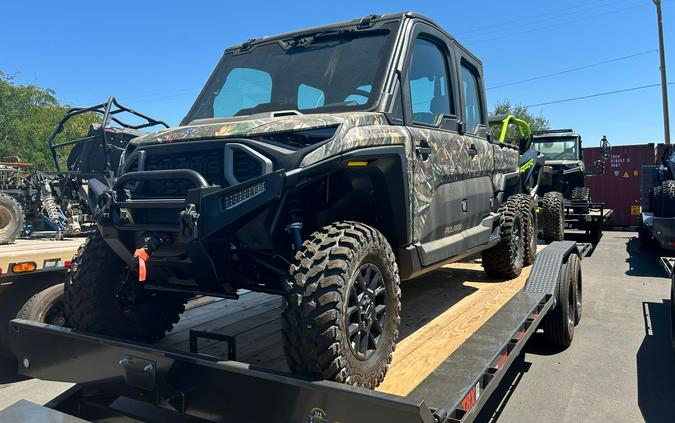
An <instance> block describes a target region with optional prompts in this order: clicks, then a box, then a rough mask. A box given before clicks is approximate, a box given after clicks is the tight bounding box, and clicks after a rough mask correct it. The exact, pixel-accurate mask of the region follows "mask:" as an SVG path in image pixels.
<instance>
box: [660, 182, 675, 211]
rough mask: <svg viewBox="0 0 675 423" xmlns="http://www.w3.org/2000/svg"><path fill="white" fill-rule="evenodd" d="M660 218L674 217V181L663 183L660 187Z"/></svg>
mask: <svg viewBox="0 0 675 423" xmlns="http://www.w3.org/2000/svg"><path fill="white" fill-rule="evenodd" d="M660 200H661V201H660V206H661V213H660V215H661V217H675V181H664V182H663V184H662V185H661V199H660Z"/></svg>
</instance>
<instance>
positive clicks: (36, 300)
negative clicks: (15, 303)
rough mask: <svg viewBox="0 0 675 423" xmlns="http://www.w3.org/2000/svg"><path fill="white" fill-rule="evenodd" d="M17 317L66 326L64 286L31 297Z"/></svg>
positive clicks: (52, 287)
mask: <svg viewBox="0 0 675 423" xmlns="http://www.w3.org/2000/svg"><path fill="white" fill-rule="evenodd" d="M16 317H17V319H25V320H32V321H34V322H40V323H47V324H50V325H54V326H66V314H65V308H64V303H63V284H62V283H60V284H58V285H54V286H51V287H49V288H47V289H45V290H44V291H40V292H38V293H37V294H35V295H33V296H32V297H30V298H29V299H28V301H26V304H24V305H23V307H22V308H21V310H20V311H19V313H18V314H17V315H16Z"/></svg>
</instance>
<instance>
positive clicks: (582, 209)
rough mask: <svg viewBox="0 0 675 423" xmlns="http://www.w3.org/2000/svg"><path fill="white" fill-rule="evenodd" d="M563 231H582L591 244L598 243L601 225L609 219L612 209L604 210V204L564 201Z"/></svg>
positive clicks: (572, 200) (573, 200)
mask: <svg viewBox="0 0 675 423" xmlns="http://www.w3.org/2000/svg"><path fill="white" fill-rule="evenodd" d="M563 207H564V208H565V229H576V230H580V231H584V232H585V233H586V234H587V235H588V238H589V241H590V242H591V243H592V244H597V243H598V242H600V238H601V237H602V224H603V223H604V222H606V221H607V219H609V218H610V216H611V215H612V213H613V212H614V210H613V209H607V208H605V204H604V203H599V202H595V201H586V200H575V199H571V200H564V201H563Z"/></svg>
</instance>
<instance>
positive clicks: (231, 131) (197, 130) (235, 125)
mask: <svg viewBox="0 0 675 423" xmlns="http://www.w3.org/2000/svg"><path fill="white" fill-rule="evenodd" d="M348 116H349V115H348V114H347V115H346V117H345V116H343V115H340V114H313V115H293V116H284V117H269V118H259V119H249V120H237V121H234V122H218V123H204V124H197V125H187V126H179V127H177V128H171V129H166V130H163V131H158V132H154V133H151V134H147V135H143V136H140V137H138V138H135V139H134V140H133V141H132V142H131V144H134V145H135V146H141V145H149V144H161V143H170V142H180V141H190V140H199V139H209V138H226V137H245V136H250V135H259V134H265V133H273V132H283V131H291V130H299V129H318V128H325V127H328V126H335V125H339V124H341V123H342V122H343V121H345V120H346V119H347V117H348Z"/></svg>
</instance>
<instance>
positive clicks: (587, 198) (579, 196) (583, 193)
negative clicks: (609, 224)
mask: <svg viewBox="0 0 675 423" xmlns="http://www.w3.org/2000/svg"><path fill="white" fill-rule="evenodd" d="M570 197H571V199H572V201H573V202H582V201H583V202H584V203H590V202H591V190H590V188H588V187H576V188H574V189H572V194H571V195H570ZM576 210H577V212H578V213H580V214H587V213H588V212H589V208H588V207H579V208H577V209H576Z"/></svg>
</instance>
